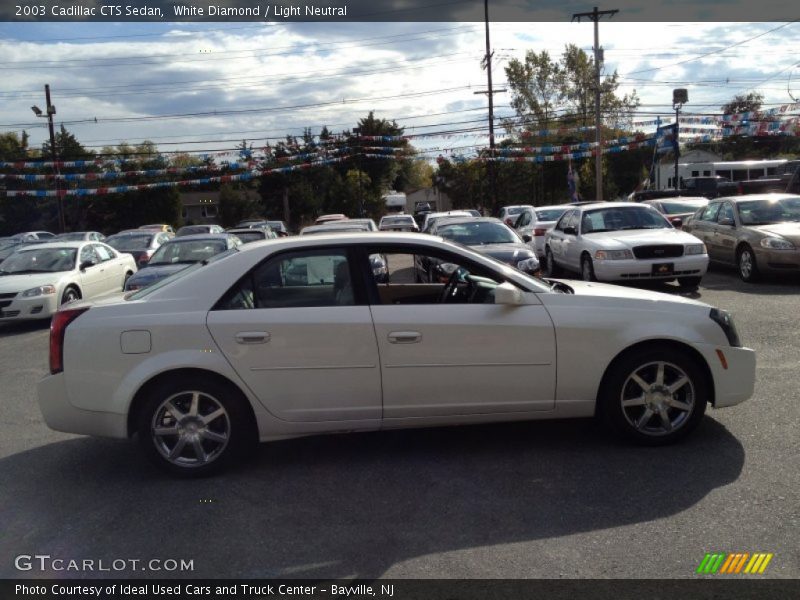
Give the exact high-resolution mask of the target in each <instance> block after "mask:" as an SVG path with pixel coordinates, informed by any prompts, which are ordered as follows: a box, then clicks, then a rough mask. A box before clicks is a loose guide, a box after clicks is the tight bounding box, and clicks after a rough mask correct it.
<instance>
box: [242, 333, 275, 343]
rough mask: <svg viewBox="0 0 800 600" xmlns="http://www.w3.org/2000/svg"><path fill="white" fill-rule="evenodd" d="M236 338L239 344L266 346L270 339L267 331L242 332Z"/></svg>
mask: <svg viewBox="0 0 800 600" xmlns="http://www.w3.org/2000/svg"><path fill="white" fill-rule="evenodd" d="M235 337H236V341H237V342H238V343H239V344H265V343H266V342H268V341H269V339H270V335H269V333H267V332H266V331H240V332H239V333H237V334H236V336H235Z"/></svg>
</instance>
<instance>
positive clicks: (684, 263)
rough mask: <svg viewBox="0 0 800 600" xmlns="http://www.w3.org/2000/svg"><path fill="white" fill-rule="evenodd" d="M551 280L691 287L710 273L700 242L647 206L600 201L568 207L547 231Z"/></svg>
mask: <svg viewBox="0 0 800 600" xmlns="http://www.w3.org/2000/svg"><path fill="white" fill-rule="evenodd" d="M545 256H546V262H547V268H548V271H549V273H550V275H552V276H554V275H555V274H556V272H557V271H558V270H559V269H567V270H569V271H576V272H578V273H580V274H581V277H582V278H583V280H584V281H597V280H600V281H645V280H661V281H669V280H674V279H677V280H678V283H679V284H680V285H681V286H682V287H685V288H695V287H697V285H698V284H699V283H700V280H701V279H702V277H703V275H705V273H706V270H707V269H708V254H707V253H706V246H705V244H703V243H702V241H701V240H699V239H698V238H696V237H695V236H693V235H690V234H688V233H686V232H684V231H680V230H678V229H675V228H674V227H673V226H672V224H671V223H670V222H669V221H667V220H666V219H665V218H664V216H663V215H662V214H661V213H659V212H658V211H657V210H656V209H654V208H653V207H651V206H646V205H642V204H634V203H631V202H602V203H601V202H598V203H595V204H584V205H582V206H577V207H575V208H570V210H568V211H567V212H565V213H564V214H563V215H562V216H561V218H560V219H559V220H558V223H557V224H556V226H555V227H554V228H553V229H551V230H550V231H548V232H547V236H546V238H545Z"/></svg>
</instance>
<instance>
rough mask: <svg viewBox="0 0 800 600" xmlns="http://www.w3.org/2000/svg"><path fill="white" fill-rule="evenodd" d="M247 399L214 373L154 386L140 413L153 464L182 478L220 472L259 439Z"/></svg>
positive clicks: (141, 437)
mask: <svg viewBox="0 0 800 600" xmlns="http://www.w3.org/2000/svg"><path fill="white" fill-rule="evenodd" d="M246 402H247V399H246V398H245V397H244V396H243V395H242V394H241V392H240V391H239V390H237V389H236V388H234V387H233V386H232V385H228V384H225V383H221V382H219V381H218V380H216V379H213V378H210V377H202V376H201V377H197V376H193V377H188V376H179V377H175V378H172V379H166V380H164V381H162V382H160V383H158V384H157V385H156V386H155V387H154V388H153V389H152V390H150V392H149V393H148V397H147V398H146V400H145V402H144V404H143V406H142V408H141V410H140V411H139V414H138V415H137V419H136V423H137V432H138V438H139V444H140V445H141V447H142V450H143V451H144V453H145V455H146V456H147V457H148V458H149V459H150V460H151V461H152V462H154V463H155V464H156V465H157V466H159V467H160V468H162V469H164V470H166V471H168V472H169V473H171V474H173V475H177V476H178V477H187V478H188V477H205V476H208V475H211V474H214V473H217V472H219V471H221V470H223V469H224V468H226V467H228V466H230V465H231V464H232V463H233V462H234V461H235V460H236V459H238V458H242V457H243V456H245V455H246V454H248V452H249V451H250V450H252V449H253V447H254V446H255V444H256V442H257V440H258V437H257V432H256V429H255V423H253V422H252V418H251V415H250V412H249V411H248V410H247V407H246ZM169 405H172V406H173V407H174V409H175V411H178V412H179V413H180V417H179V418H176V415H175V414H174V413H173V412H172V410H170V408H169ZM193 413H194V414H193ZM214 415H216V416H214ZM204 417H205V418H204ZM208 417H212V418H211V419H210V420H208ZM157 428H158V429H160V430H161V432H157V431H156V429H157ZM172 431H174V433H170V432H172ZM179 446H180V447H179Z"/></svg>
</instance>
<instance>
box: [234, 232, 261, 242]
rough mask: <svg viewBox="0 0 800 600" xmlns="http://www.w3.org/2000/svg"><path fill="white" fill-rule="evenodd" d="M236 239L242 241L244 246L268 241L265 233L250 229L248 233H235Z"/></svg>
mask: <svg viewBox="0 0 800 600" xmlns="http://www.w3.org/2000/svg"><path fill="white" fill-rule="evenodd" d="M234 235H235V236H236V237H238V238H239V239H240V240H242V243H243V244H249V243H250V242H257V241H259V240H264V239H266V236H265V235H264V231H259V230H258V229H249V230H247V231H237V232H235V233H234Z"/></svg>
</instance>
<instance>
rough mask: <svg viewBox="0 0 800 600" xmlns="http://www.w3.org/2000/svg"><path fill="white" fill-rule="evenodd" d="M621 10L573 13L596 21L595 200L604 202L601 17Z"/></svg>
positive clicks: (574, 18)
mask: <svg viewBox="0 0 800 600" xmlns="http://www.w3.org/2000/svg"><path fill="white" fill-rule="evenodd" d="M618 12H619V10H617V9H614V10H598V9H597V7H596V6H595V7H594V10H592V12H584V13H575V14H573V15H572V20H573V21H575V20H576V19H577V20H578V21H579V22H580V20H581V17H588V18H589V19H590V20H592V21H594V77H595V83H594V141H595V146H596V148H595V155H594V172H595V196H596V197H595V200H597V201H598V202H602V200H603V152H602V142H603V133H602V131H601V129H600V126H601V124H602V123H601V118H600V63H602V62H603V51H602V50H601V49H600V25H599V21H600V18H601V17H602V16H604V15H608V16H609V17H613V16H614V15H615V14H617V13H618Z"/></svg>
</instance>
